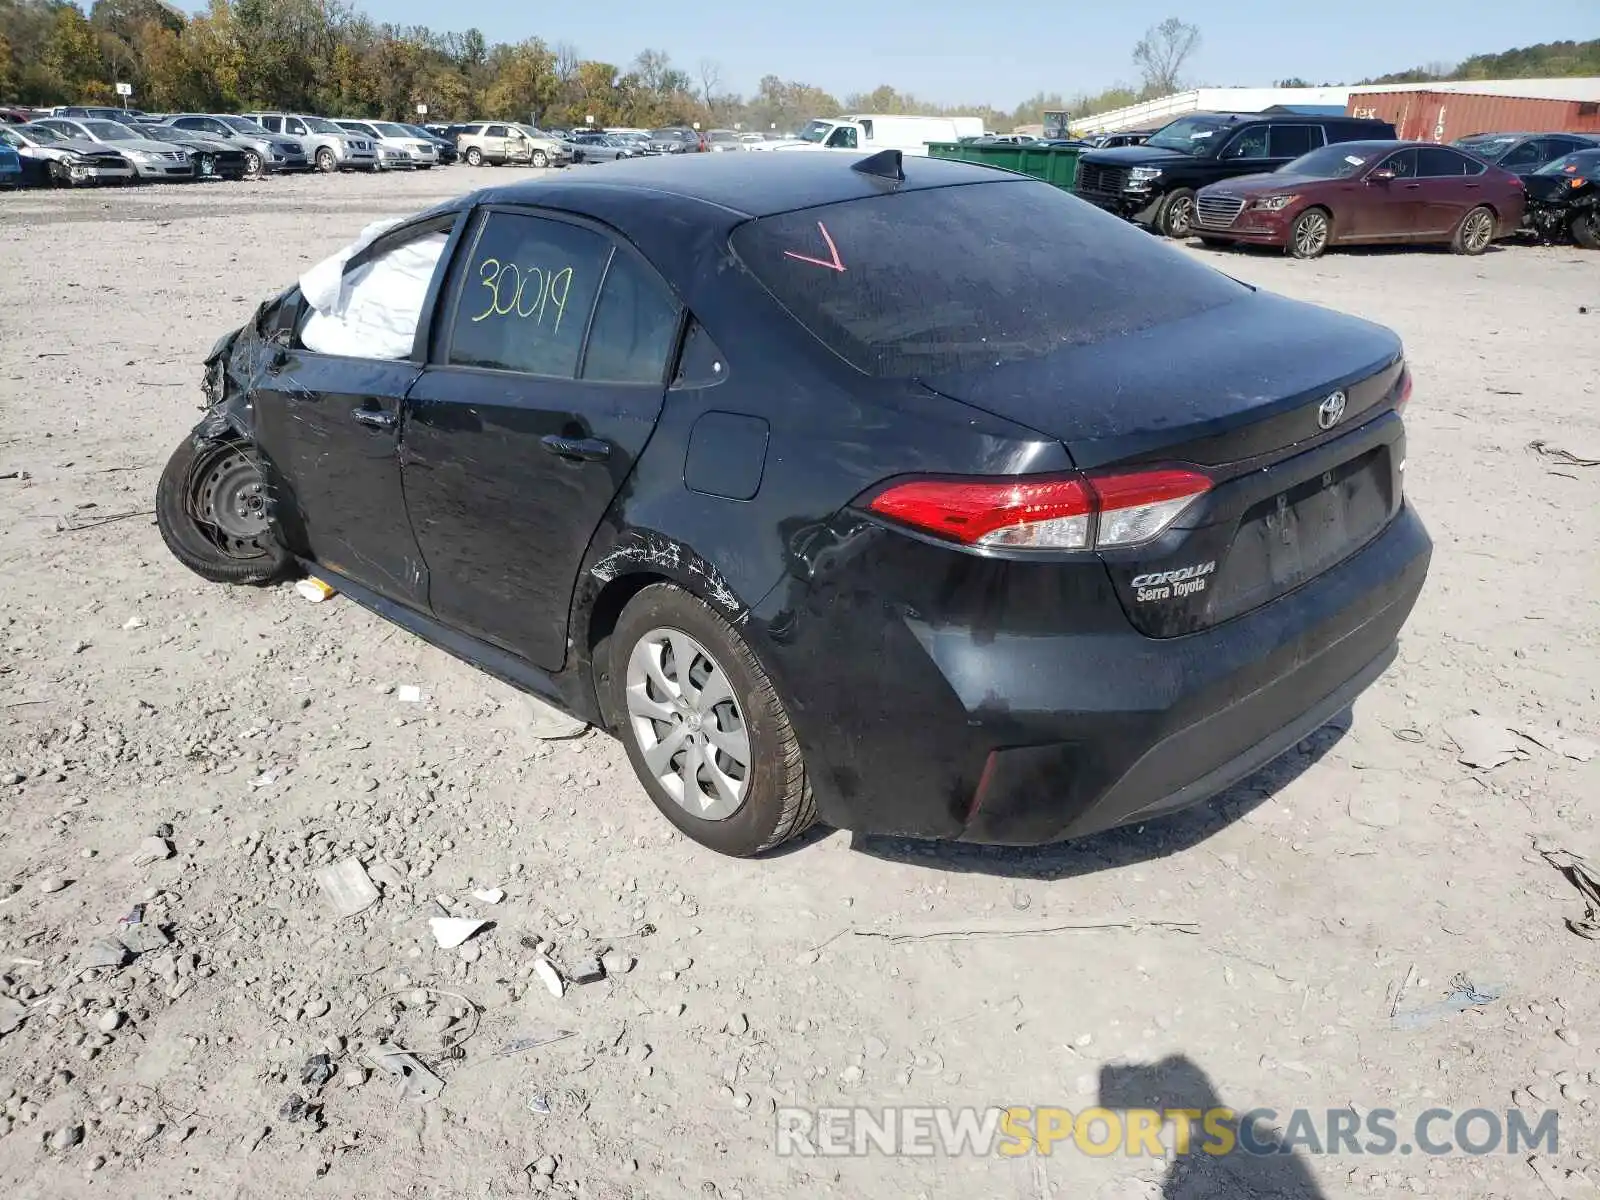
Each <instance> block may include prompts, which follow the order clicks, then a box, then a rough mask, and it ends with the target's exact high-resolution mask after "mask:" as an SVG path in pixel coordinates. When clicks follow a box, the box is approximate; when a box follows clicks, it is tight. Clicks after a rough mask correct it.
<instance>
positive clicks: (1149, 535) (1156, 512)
mask: <svg viewBox="0 0 1600 1200" xmlns="http://www.w3.org/2000/svg"><path fill="white" fill-rule="evenodd" d="M1210 487H1211V480H1210V478H1208V477H1207V476H1205V475H1202V474H1201V473H1200V472H1198V471H1195V470H1192V469H1190V468H1187V467H1160V468H1154V469H1149V470H1140V471H1117V472H1097V473H1089V474H1082V475H1059V476H1050V477H1047V478H1046V477H1039V478H1029V477H1026V476H1024V477H1019V478H1016V479H965V480H940V479H914V480H908V481H907V482H905V483H898V484H893V485H891V486H890V487H888V488H886V489H885V490H883V491H882V492H879V493H878V494H877V495H876V496H874V497H873V498H872V499H871V500H870V501H868V503H867V508H868V509H869V510H870V511H872V512H874V513H877V514H878V515H879V516H882V517H887V518H888V519H889V520H891V521H895V522H898V523H899V524H902V525H905V526H908V527H909V528H912V529H917V530H920V531H921V532H923V533H927V534H931V535H933V536H934V537H937V538H943V539H945V540H947V541H952V542H956V543H958V544H960V545H963V546H973V547H979V548H985V549H1011V550H1089V549H1114V548H1118V547H1123V546H1137V545H1139V544H1140V543H1142V542H1148V541H1150V540H1152V539H1153V538H1156V537H1159V536H1160V535H1161V534H1162V533H1164V532H1165V531H1166V530H1167V529H1168V528H1169V527H1170V526H1171V525H1172V523H1173V522H1174V521H1176V520H1177V519H1178V517H1179V516H1180V515H1182V513H1183V512H1184V510H1185V509H1187V508H1188V507H1189V506H1190V505H1191V504H1193V503H1194V502H1195V501H1196V500H1197V499H1199V498H1200V497H1201V496H1203V495H1204V494H1205V493H1206V492H1207V491H1208V490H1209V489H1210Z"/></svg>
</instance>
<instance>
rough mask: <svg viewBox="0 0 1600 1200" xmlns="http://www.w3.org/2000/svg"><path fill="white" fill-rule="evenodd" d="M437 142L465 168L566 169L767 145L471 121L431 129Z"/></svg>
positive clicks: (747, 139)
mask: <svg viewBox="0 0 1600 1200" xmlns="http://www.w3.org/2000/svg"><path fill="white" fill-rule="evenodd" d="M427 128H428V129H429V131H430V132H432V133H433V134H434V135H435V136H437V137H440V138H444V139H446V140H448V141H450V142H452V143H454V144H455V146H456V148H457V150H458V152H459V153H460V155H461V157H462V160H463V161H465V162H466V164H467V165H468V166H472V167H481V166H491V167H498V166H506V165H508V164H521V165H525V166H534V167H563V166H567V165H568V164H570V163H596V162H612V161H615V160H616V159H619V158H643V157H645V156H647V155H652V154H699V153H706V152H711V151H728V150H746V149H749V148H750V147H751V146H753V145H758V144H761V143H763V142H765V141H766V140H767V139H766V138H763V137H762V135H761V134H759V133H740V132H738V131H737V130H733V129H707V130H703V131H702V130H698V129H691V128H689V127H688V126H684V125H669V126H663V127H662V128H659V129H631V128H614V129H595V128H591V127H589V126H579V127H578V128H576V129H540V128H538V127H536V126H533V125H524V124H521V123H519V122H516V121H469V122H466V123H463V124H456V125H429V126H428V127H427Z"/></svg>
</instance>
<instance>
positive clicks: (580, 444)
mask: <svg viewBox="0 0 1600 1200" xmlns="http://www.w3.org/2000/svg"><path fill="white" fill-rule="evenodd" d="M539 445H541V446H543V447H544V448H545V449H546V450H547V451H549V452H550V453H551V454H554V455H555V456H556V457H557V458H570V459H575V460H577V461H578V462H604V461H605V460H606V459H608V458H610V457H611V443H610V442H608V441H606V440H605V439H604V438H569V437H561V436H559V435H558V434H554V433H547V434H545V436H544V437H542V438H540V439H539Z"/></svg>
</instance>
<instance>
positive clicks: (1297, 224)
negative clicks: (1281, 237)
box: [1283, 208, 1333, 259]
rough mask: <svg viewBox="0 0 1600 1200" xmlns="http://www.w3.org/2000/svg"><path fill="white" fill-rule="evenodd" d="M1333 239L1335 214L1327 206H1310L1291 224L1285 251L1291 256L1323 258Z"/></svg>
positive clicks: (1284, 245) (1284, 246)
mask: <svg viewBox="0 0 1600 1200" xmlns="http://www.w3.org/2000/svg"><path fill="white" fill-rule="evenodd" d="M1332 241H1333V214H1332V213H1330V212H1329V211H1328V210H1327V209H1325V208H1308V209H1306V210H1305V212H1303V213H1301V214H1300V215H1299V216H1298V217H1296V218H1295V219H1294V223H1293V224H1292V225H1290V226H1289V240H1288V241H1286V242H1284V244H1283V248H1284V251H1285V252H1286V253H1287V254H1288V255H1289V257H1290V258H1300V259H1312V258H1321V257H1322V256H1323V254H1324V253H1325V252H1326V251H1327V249H1328V246H1329V244H1330V243H1331V242H1332Z"/></svg>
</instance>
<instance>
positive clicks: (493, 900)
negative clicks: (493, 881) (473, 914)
mask: <svg viewBox="0 0 1600 1200" xmlns="http://www.w3.org/2000/svg"><path fill="white" fill-rule="evenodd" d="M472 895H473V898H474V899H477V900H481V901H483V902H484V903H485V904H499V903H500V901H502V900H504V899H505V898H506V893H505V889H503V888H479V889H478V890H477V891H475V892H473V893H472Z"/></svg>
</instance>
